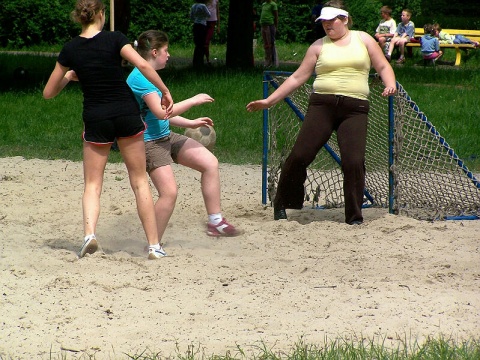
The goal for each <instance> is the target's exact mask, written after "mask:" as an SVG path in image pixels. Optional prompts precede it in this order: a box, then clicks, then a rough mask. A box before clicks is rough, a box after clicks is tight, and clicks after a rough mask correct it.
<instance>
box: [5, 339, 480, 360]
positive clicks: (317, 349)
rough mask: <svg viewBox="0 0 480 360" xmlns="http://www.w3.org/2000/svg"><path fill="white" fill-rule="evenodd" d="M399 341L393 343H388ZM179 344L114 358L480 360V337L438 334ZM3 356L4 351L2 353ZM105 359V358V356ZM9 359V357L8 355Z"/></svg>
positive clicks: (64, 356) (65, 355) (92, 355)
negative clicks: (283, 344)
mask: <svg viewBox="0 0 480 360" xmlns="http://www.w3.org/2000/svg"><path fill="white" fill-rule="evenodd" d="M391 343H395V344H397V345H394V346H391V345H388V344H391ZM179 348H180V344H177V351H176V354H174V355H173V356H172V355H170V356H169V357H167V355H166V354H163V353H162V352H158V351H156V350H145V351H143V352H140V353H132V354H128V353H127V354H124V355H123V356H118V357H115V358H112V359H134V360H160V359H172V358H176V359H179V360H197V359H198V360H207V359H208V360H234V359H239V360H240V359H258V360H283V359H285V360H373V359H378V360H379V359H382V360H446V359H452V360H478V359H480V342H479V340H478V339H471V340H465V341H460V340H453V339H451V338H445V337H442V336H440V337H438V338H431V337H429V338H427V339H426V340H424V341H422V342H421V343H420V342H418V341H417V340H415V339H413V340H407V339H395V340H394V341H393V339H386V338H383V339H382V338H377V339H367V338H364V337H361V338H354V339H345V338H337V339H327V338H325V339H324V341H323V342H322V343H318V344H312V343H307V342H305V340H304V339H303V338H300V339H299V340H298V341H297V342H296V343H294V344H293V345H292V346H291V348H290V349H289V350H287V351H279V350H276V349H275V346H273V347H269V346H267V345H266V344H265V343H263V342H260V343H257V344H253V345H251V346H249V347H248V349H247V348H242V347H240V346H239V345H237V346H236V348H235V350H229V351H227V352H226V353H225V354H207V353H206V352H205V350H204V348H203V347H202V346H201V344H198V345H195V344H190V345H188V346H187V350H186V351H181V350H180V349H179ZM0 357H1V354H0ZM69 358H73V357H70V356H69V355H68V353H67V352H62V353H61V354H57V355H55V354H51V355H50V359H52V360H55V359H62V360H66V359H69ZM102 358H103V357H102ZM6 359H9V358H8V357H7V358H6ZM75 359H89V360H95V359H96V354H95V353H87V352H85V353H76V354H75Z"/></svg>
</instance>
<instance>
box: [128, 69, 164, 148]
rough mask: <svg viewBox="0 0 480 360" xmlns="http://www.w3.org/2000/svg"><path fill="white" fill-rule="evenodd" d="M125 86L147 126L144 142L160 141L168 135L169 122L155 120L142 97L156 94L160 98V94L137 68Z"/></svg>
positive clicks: (129, 76)
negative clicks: (131, 93)
mask: <svg viewBox="0 0 480 360" xmlns="http://www.w3.org/2000/svg"><path fill="white" fill-rule="evenodd" d="M127 84H128V86H130V89H132V91H133V94H134V95H135V99H136V100H137V102H138V104H139V105H140V111H141V113H142V116H143V120H144V121H145V123H146V124H147V130H145V133H144V134H143V138H144V140H145V141H151V140H156V139H160V138H162V137H165V136H168V135H170V122H169V121H168V120H164V119H157V117H155V115H153V113H152V112H151V111H150V109H149V108H148V106H147V104H146V103H145V101H144V100H143V97H144V96H146V95H148V94H151V93H154V92H156V93H157V94H158V95H159V96H160V98H161V97H162V92H161V91H160V90H158V89H157V88H156V87H155V85H153V84H152V83H151V82H150V81H149V80H148V79H147V78H146V77H145V76H143V74H142V73H141V72H140V70H138V69H137V68H135V69H133V70H132V72H131V73H130V75H128V78H127Z"/></svg>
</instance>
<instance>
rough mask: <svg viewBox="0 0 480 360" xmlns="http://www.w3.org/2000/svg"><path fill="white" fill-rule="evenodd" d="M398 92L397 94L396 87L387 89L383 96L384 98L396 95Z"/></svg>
mask: <svg viewBox="0 0 480 360" xmlns="http://www.w3.org/2000/svg"><path fill="white" fill-rule="evenodd" d="M396 92H397V89H395V88H394V87H386V88H385V89H384V90H383V92H382V95H383V96H390V95H395V93H396Z"/></svg>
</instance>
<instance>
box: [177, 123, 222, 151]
mask: <svg viewBox="0 0 480 360" xmlns="http://www.w3.org/2000/svg"><path fill="white" fill-rule="evenodd" d="M185 136H188V137H189V138H191V139H193V140H196V141H198V142H199V143H200V144H202V145H203V146H205V147H206V148H207V149H208V150H210V151H212V150H213V147H214V146H215V142H216V141H217V134H216V133H215V130H214V129H213V127H211V126H208V125H205V126H201V127H198V128H196V129H186V130H185Z"/></svg>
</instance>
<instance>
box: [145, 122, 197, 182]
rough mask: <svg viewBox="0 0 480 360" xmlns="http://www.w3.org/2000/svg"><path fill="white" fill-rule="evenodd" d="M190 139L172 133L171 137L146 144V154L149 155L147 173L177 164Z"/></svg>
mask: <svg viewBox="0 0 480 360" xmlns="http://www.w3.org/2000/svg"><path fill="white" fill-rule="evenodd" d="M188 139H189V138H188V137H186V136H185V135H180V134H177V133H174V132H173V131H171V132H170V135H168V136H166V137H163V138H160V139H157V140H151V141H147V142H146V143H145V152H146V154H147V172H148V173H150V172H151V171H153V170H155V169H156V168H159V167H161V166H166V165H170V164H171V163H172V162H175V163H176V162H177V155H178V153H179V152H180V149H181V148H182V146H183V144H185V141H187V140H188Z"/></svg>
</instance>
